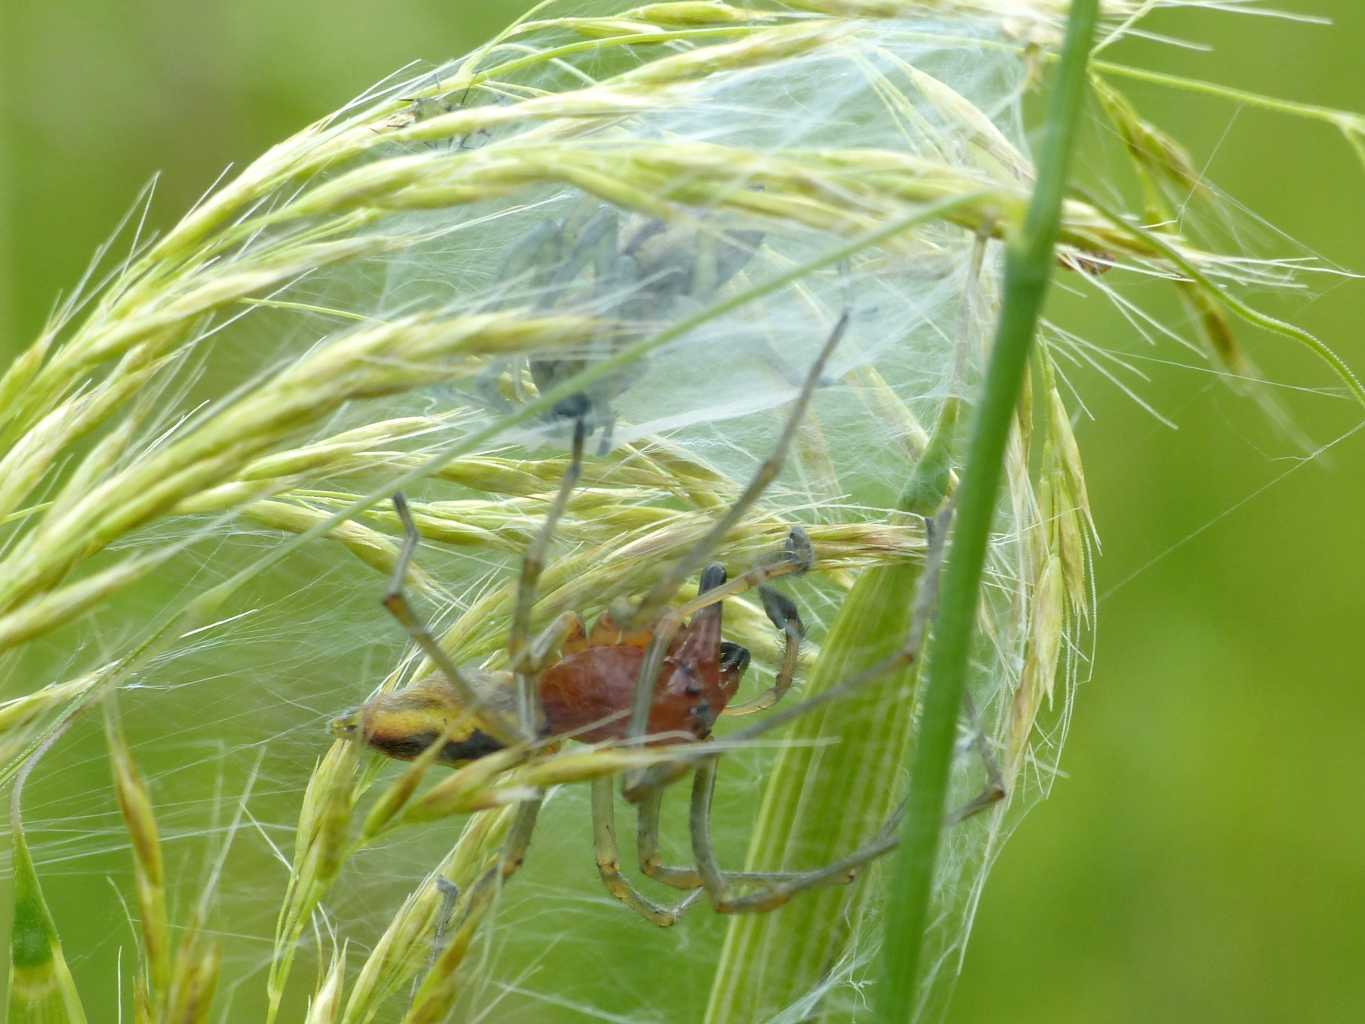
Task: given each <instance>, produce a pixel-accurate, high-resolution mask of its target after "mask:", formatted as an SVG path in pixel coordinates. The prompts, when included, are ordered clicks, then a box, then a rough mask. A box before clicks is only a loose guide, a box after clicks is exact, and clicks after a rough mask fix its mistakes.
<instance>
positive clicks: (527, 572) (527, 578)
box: [507, 398, 587, 736]
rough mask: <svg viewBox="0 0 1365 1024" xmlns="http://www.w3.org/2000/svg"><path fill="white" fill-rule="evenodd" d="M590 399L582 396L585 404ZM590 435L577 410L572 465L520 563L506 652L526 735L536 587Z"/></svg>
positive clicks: (532, 717) (533, 726)
mask: <svg viewBox="0 0 1365 1024" xmlns="http://www.w3.org/2000/svg"><path fill="white" fill-rule="evenodd" d="M586 402H587V399H586V398H584V399H583V403H584V404H586ZM586 434H587V419H586V410H582V409H580V410H578V411H577V414H576V415H575V418H574V427H573V447H572V449H571V454H570V456H569V468H568V469H567V470H566V471H565V473H564V478H563V479H562V480H560V482H559V492H558V493H557V494H556V495H555V500H554V502H553V504H551V506H550V511H549V512H548V513H546V515H545V522H544V523H543V524H542V525H541V528H540V532H539V533H538V534H536V538H535V540H533V541H532V542H531V546H530V547H529V548H527V549H526V557H525V558H523V559H522V562H521V579H520V581H519V582H518V584H517V603H516V609H515V611H514V612H513V614H512V629H511V635H510V636H509V638H508V641H507V653H508V655H509V656H510V658H511V666H512V671H513V672H514V673H516V676H517V713H518V717H519V724H520V726H521V730H522V733H523V735H526V736H534V735H535V734H536V731H537V729H538V723H539V719H540V708H539V706H538V701H537V698H536V691H535V676H534V673H533V672H531V671H530V665H529V659H528V655H529V654H531V653H532V652H531V651H530V650H529V648H530V647H531V646H532V645H531V610H532V608H533V607H534V605H535V603H536V588H537V586H538V585H539V583H540V574H541V572H542V571H543V570H544V568H545V554H546V552H547V551H548V550H549V547H550V538H551V537H552V536H553V535H554V531H555V526H556V525H557V524H558V523H559V519H560V517H561V516H563V514H564V509H565V508H566V507H567V506H568V504H569V496H570V495H571V494H572V493H573V489H574V484H575V483H577V481H578V477H579V474H580V473H581V472H582V471H583V441H584V438H585V436H586Z"/></svg>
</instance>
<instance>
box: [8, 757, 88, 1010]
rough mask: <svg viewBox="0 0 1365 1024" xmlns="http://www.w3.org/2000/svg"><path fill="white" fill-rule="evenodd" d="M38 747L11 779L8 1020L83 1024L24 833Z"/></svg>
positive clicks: (59, 941) (80, 1008) (77, 995)
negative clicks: (27, 785)
mask: <svg viewBox="0 0 1365 1024" xmlns="http://www.w3.org/2000/svg"><path fill="white" fill-rule="evenodd" d="M45 749H46V747H44V748H43V749H40V750H38V751H37V752H36V753H35V754H34V755H33V756H32V757H31V758H30V759H29V761H28V764H27V766H26V767H25V770H24V771H23V772H21V773H20V777H19V779H18V780H17V781H16V782H15V786H14V793H13V796H12V797H11V800H10V829H11V831H12V833H13V835H14V924H13V927H12V929H11V933H10V967H9V1005H8V1007H7V1008H6V1011H5V1020H6V1021H7V1022H8V1024H85V1010H84V1009H83V1008H82V1007H81V998H80V995H79V994H78V993H77V992H76V983H75V982H74V981H73V980H72V978H71V971H70V970H69V969H68V968H67V966H66V958H65V957H64V956H62V943H61V939H60V938H59V936H58V935H57V926H56V924H54V923H53V921H52V914H51V912H50V911H49V910H48V909H47V901H46V900H44V899H43V889H42V886H41V885H40V884H39V883H38V872H37V871H36V870H35V869H34V867H33V856H32V854H30V853H29V849H28V840H27V839H25V837H24V825H23V818H22V815H21V813H20V806H19V801H20V798H21V797H22V795H23V789H24V781H25V780H26V778H27V775H28V768H31V767H32V766H33V765H34V764H35V763H36V762H37V760H38V758H40V757H41V756H42V755H43V752H44V750H45Z"/></svg>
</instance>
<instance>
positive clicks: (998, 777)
mask: <svg viewBox="0 0 1365 1024" xmlns="http://www.w3.org/2000/svg"><path fill="white" fill-rule="evenodd" d="M962 706H963V710H964V711H965V712H966V715H967V725H968V727H969V728H970V729H971V732H972V747H973V749H975V750H976V756H977V757H978V758H979V759H980V760H981V766H982V767H983V768H985V770H986V784H985V786H983V787H982V789H981V792H980V793H978V794H977V795H976V796H975V797H974V798H972V800H970V801H969V802H968V803H967V804H966V806H964V807H962V808H960V809H958V810H957V811H955V812H954V813H953V814H952V815H950V816H949V818H948V820H949V821H950V822H952V823H954V824H956V823H957V822H959V821H962V820H963V819H964V818H970V817H971V816H972V815H973V814H977V813H979V812H980V811H984V810H985V809H986V808H987V807H989V806H990V805H991V804H993V803H996V802H997V801H1000V800H1003V799H1005V795H1006V793H1007V792H1008V790H1007V789H1006V787H1005V777H1004V775H1002V774H1001V772H1000V765H999V763H998V762H997V761H996V760H995V755H994V754H992V753H991V748H990V745H989V744H988V743H987V742H986V733H985V730H983V729H982V728H981V717H980V716H979V715H978V714H977V712H976V701H974V700H972V695H971V694H970V693H964V694H963V695H962Z"/></svg>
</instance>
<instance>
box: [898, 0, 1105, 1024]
mask: <svg viewBox="0 0 1365 1024" xmlns="http://www.w3.org/2000/svg"><path fill="white" fill-rule="evenodd" d="M1097 8H1098V2H1097V0H1076V2H1075V3H1074V4H1073V5H1072V8H1071V16H1070V18H1069V20H1068V23H1067V34H1066V42H1065V44H1064V48H1063V52H1062V60H1061V64H1060V66H1059V69H1058V75H1057V81H1056V83H1055V85H1054V88H1053V93H1052V97H1051V100H1050V103H1049V108H1048V116H1047V122H1046V125H1045V133H1046V134H1045V136H1044V141H1043V146H1042V152H1041V157H1040V161H1039V169H1038V184H1037V186H1036V188H1035V190H1034V194H1033V201H1032V203H1031V204H1030V206H1029V212H1028V219H1027V221H1026V223H1025V225H1024V229H1023V231H1022V233H1019V234H1017V235H1015V236H1013V237H1012V238H1011V240H1010V242H1009V245H1008V247H1007V251H1006V257H1005V291H1004V305H1003V307H1002V310H1001V317H1000V325H999V327H998V329H997V332H996V338H995V345H994V347H993V348H992V351H991V357H990V363H989V365H988V367H987V370H986V381H985V390H984V393H983V395H982V398H981V404H980V406H979V407H978V409H977V412H976V415H975V417H974V423H973V428H972V435H971V442H970V446H969V448H968V452H967V463H966V466H965V468H964V471H963V475H962V485H961V488H960V490H959V505H958V513H957V524H956V528H955V531H954V536H953V540H952V546H951V548H950V549H949V556H948V564H947V568H946V570H945V572H944V577H943V583H942V592H941V596H940V604H939V613H938V618H937V623H936V628H935V635H934V638H933V642H932V644H931V646H930V649H929V659H928V663H927V673H928V674H927V685H926V687H925V694H924V712H923V717H922V720H921V725H920V733H919V737H918V741H917V743H916V745H915V747H914V749H913V751H912V753H911V759H910V762H911V763H910V780H911V781H910V798H909V805H908V809H907V814H906V820H905V828H904V833H903V841H902V843H901V848H900V852H899V854H898V856H897V863H896V867H895V876H894V878H893V882H892V887H891V892H890V899H889V902H888V906H887V915H886V941H885V945H884V948H883V958H884V960H883V974H882V978H881V984H880V985H879V987H878V991H877V1011H878V1015H879V1017H880V1019H881V1020H882V1021H885V1022H887V1024H901V1022H903V1021H908V1020H910V1019H911V1018H912V1016H913V1015H914V1012H915V1008H916V1006H917V1005H918V1002H919V977H920V970H921V964H920V959H921V957H920V954H921V952H922V949H923V945H924V931H925V926H926V924H927V923H928V920H929V902H930V896H931V892H932V883H933V876H934V867H935V862H936V860H937V856H938V848H939V840H940V837H941V833H942V831H943V823H944V809H945V803H946V793H947V786H948V776H949V772H950V768H951V757H952V748H953V737H954V733H955V731H956V726H957V720H958V714H959V712H960V710H961V708H962V699H963V694H964V692H965V689H966V678H967V663H968V656H969V655H970V652H971V645H972V634H973V625H974V620H975V617H976V608H977V599H978V592H979V590H980V583H981V573H982V568H983V565H984V562H985V554H986V540H987V537H988V535H989V533H990V527H991V520H992V517H993V515H994V512H995V499H996V494H997V493H998V490H999V487H1000V475H1001V462H1002V459H1003V457H1004V453H1005V446H1006V442H1007V440H1008V437H1009V429H1010V424H1011V423H1012V422H1013V420H1014V415H1015V413H1014V410H1015V404H1016V403H1017V401H1018V397H1019V391H1020V388H1021V386H1022V382H1023V378H1024V371H1025V368H1026V367H1027V365H1028V356H1029V350H1030V348H1031V345H1032V341H1033V336H1034V332H1035V330H1036V328H1037V323H1038V317H1039V314H1040V312H1041V310H1042V305H1043V298H1044V296H1045V295H1046V292H1047V285H1048V281H1049V278H1050V276H1051V273H1052V266H1053V250H1054V248H1055V246H1056V241H1057V234H1058V230H1059V225H1060V220H1061V204H1062V196H1063V194H1064V191H1065V186H1066V171H1067V164H1068V162H1069V157H1070V153H1071V149H1072V144H1073V142H1074V139H1075V136H1076V134H1077V128H1078V124H1079V121H1080V112H1081V107H1082V103H1083V100H1084V98H1085V87H1086V64H1087V58H1088V56H1089V50H1090V44H1091V39H1092V38H1093V35H1094V30H1095V22H1096V16H1097Z"/></svg>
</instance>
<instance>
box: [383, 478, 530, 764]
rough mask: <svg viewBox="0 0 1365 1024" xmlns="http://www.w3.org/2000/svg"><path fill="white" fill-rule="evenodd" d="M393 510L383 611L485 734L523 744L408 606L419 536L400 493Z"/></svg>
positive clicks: (512, 727) (505, 742)
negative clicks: (399, 529) (393, 554)
mask: <svg viewBox="0 0 1365 1024" xmlns="http://www.w3.org/2000/svg"><path fill="white" fill-rule="evenodd" d="M393 508H394V511H395V512H397V513H398V520H399V522H401V523H402V524H403V547H402V549H401V550H400V551H399V553H398V561H397V562H396V563H395V565H394V568H393V579H392V580H391V581H390V583H389V589H388V591H387V592H386V593H385V595H384V600H383V604H384V607H385V608H386V609H388V612H389V614H390V615H392V616H393V617H394V618H395V619H397V620H398V622H399V624H400V625H401V626H402V627H403V628H404V629H405V630H407V633H408V636H410V637H412V639H413V641H414V642H415V643H416V644H417V646H418V647H420V648H421V650H422V653H423V654H425V655H426V656H427V658H429V659H430V660H431V663H432V664H433V665H435V666H436V668H437V669H438V670H439V671H440V672H441V674H442V675H443V676H445V677H446V680H447V681H448V682H449V683H450V685H451V686H453V687H454V688H455V691H456V692H457V693H458V694H459V695H460V701H461V702H462V703H463V704H465V705H466V706H467V707H468V708H469V709H470V710H471V711H472V712H474V713H475V714H477V715H479V717H480V718H482V719H484V721H485V724H486V725H487V726H488V732H489V733H491V734H492V735H493V737H494V738H495V739H497V740H499V741H500V742H502V743H504V744H506V745H509V746H514V745H516V744H518V743H520V742H522V740H523V737H522V735H521V734H520V733H519V732H518V730H517V728H516V726H515V725H514V724H513V723H511V722H508V721H506V720H505V719H504V718H503V715H502V714H501V713H500V712H499V711H498V710H497V708H495V707H493V706H492V704H491V703H490V702H489V701H488V699H487V698H486V697H485V696H484V695H483V694H481V693H480V692H479V690H478V688H477V687H476V686H475V685H474V684H473V683H472V682H470V680H469V677H468V676H466V675H465V674H464V673H463V672H461V671H460V668H459V666H457V665H456V664H455V662H454V661H453V660H452V659H451V657H450V655H448V654H447V653H446V652H445V650H444V649H443V648H442V647H441V645H440V644H439V643H438V642H437V641H436V638H435V637H434V636H432V634H431V630H430V628H428V626H427V624H426V623H425V622H423V621H422V620H421V619H420V618H418V616H417V614H416V612H414V611H413V609H412V605H411V604H410V603H409V602H408V597H407V593H406V591H405V590H404V588H403V581H404V580H405V579H406V578H407V573H408V565H409V564H410V563H411V562H412V556H413V553H414V552H415V551H416V550H417V545H418V543H419V542H420V540H421V534H420V533H418V532H417V524H416V523H415V522H413V519H412V512H411V511H410V510H409V509H408V501H407V498H405V497H404V496H403V494H402V492H401V491H400V492H399V493H397V494H395V495H394V496H393Z"/></svg>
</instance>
